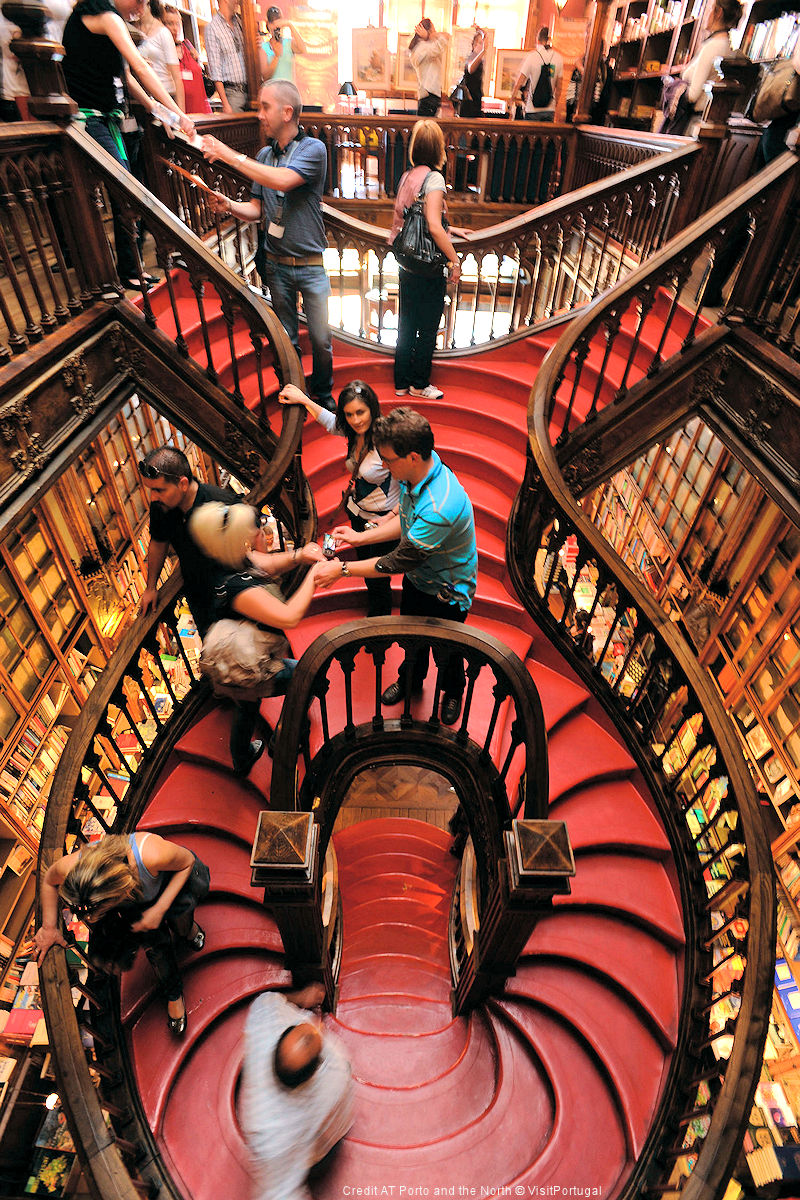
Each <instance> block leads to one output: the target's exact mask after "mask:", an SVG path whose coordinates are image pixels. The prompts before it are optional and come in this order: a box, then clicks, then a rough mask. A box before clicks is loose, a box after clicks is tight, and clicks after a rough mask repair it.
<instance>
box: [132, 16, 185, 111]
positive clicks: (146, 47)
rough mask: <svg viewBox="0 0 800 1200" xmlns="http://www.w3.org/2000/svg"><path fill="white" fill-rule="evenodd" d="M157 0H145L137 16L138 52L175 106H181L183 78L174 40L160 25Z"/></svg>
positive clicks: (162, 25)
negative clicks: (138, 16) (140, 32)
mask: <svg viewBox="0 0 800 1200" xmlns="http://www.w3.org/2000/svg"><path fill="white" fill-rule="evenodd" d="M163 17H164V10H163V9H162V7H161V0H147V4H145V6H144V8H143V9H142V15H141V17H140V19H139V29H140V30H141V31H142V33H143V34H144V40H143V41H142V42H141V43H140V45H139V53H140V54H141V56H142V58H143V59H144V60H145V61H146V62H148V63H149V64H150V66H151V67H152V68H153V70H154V71H155V73H156V75H157V76H158V78H159V81H160V83H161V84H162V85H163V86H164V87H165V88H166V89H167V91H168V92H169V94H170V96H171V97H172V99H173V100H174V101H175V103H176V104H177V105H178V108H184V90H183V80H182V79H181V70H180V59H179V58H178V50H177V47H176V46H175V39H174V38H173V36H172V34H171V33H170V31H169V30H168V29H167V27H166V25H165V24H164V20H163Z"/></svg>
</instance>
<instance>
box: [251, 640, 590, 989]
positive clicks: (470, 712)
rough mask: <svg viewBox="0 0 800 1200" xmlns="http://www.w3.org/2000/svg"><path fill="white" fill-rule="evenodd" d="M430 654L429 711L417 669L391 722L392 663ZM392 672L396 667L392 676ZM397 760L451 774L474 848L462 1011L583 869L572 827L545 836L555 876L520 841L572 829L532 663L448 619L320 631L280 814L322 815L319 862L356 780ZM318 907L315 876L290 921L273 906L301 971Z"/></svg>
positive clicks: (462, 891) (462, 840) (461, 914)
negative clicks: (454, 686)
mask: <svg viewBox="0 0 800 1200" xmlns="http://www.w3.org/2000/svg"><path fill="white" fill-rule="evenodd" d="M429 649H431V650H432V652H433V655H434V660H435V663H437V664H438V666H436V667H435V668H434V673H433V681H434V683H433V687H432V688H431V702H430V706H428V704H427V703H426V704H425V705H424V707H423V706H417V705H415V712H414V713H412V700H411V693H410V683H411V675H410V672H409V673H408V674H407V681H408V690H407V691H406V694H405V697H404V701H403V707H402V711H401V712H400V714H399V716H397V717H386V716H385V715H384V712H383V709H382V707H381V700H380V697H381V693H382V691H383V690H384V687H385V686H386V684H387V683H388V682H389V678H388V677H387V674H386V671H385V668H386V661H387V657H394V656H395V655H396V654H397V652H398V651H400V652H402V653H403V654H404V655H407V656H411V657H413V656H414V655H415V654H416V653H420V652H422V653H424V654H426V655H427V654H428V652H429ZM452 656H457V657H458V658H460V659H462V660H463V663H464V669H465V674H466V688H465V692H464V701H463V707H462V711H461V716H460V718H459V721H458V722H457V726H456V727H455V728H454V729H453V730H450V729H448V728H446V727H445V726H443V725H442V723H441V721H440V719H439V709H440V704H441V700H442V695H443V685H442V678H441V670H442V666H443V664H444V663H445V662H446V661H448V660H449V659H450V658H451V657H452ZM356 664H358V666H357V667H356ZM394 673H395V672H394V669H392V670H391V671H390V672H389V675H391V676H393V675H394ZM298 747H300V748H301V755H300V756H298ZM398 758H402V759H406V760H408V761H413V762H415V763H419V764H421V765H427V766H428V767H429V768H430V769H431V770H435V771H436V772H438V773H439V774H441V775H444V776H445V777H446V778H447V779H449V780H450V781H451V783H452V785H453V787H454V788H455V790H456V793H457V795H458V802H459V808H458V811H457V813H456V814H455V816H454V818H453V820H452V821H451V828H452V829H453V832H454V834H455V835H456V843H455V848H456V849H457V850H458V851H463V850H464V848H465V845H466V846H467V847H468V850H467V862H468V864H469V866H468V873H469V875H470V879H471V880H472V885H471V886H469V887H467V886H466V884H465V883H464V884H463V886H462V880H461V879H460V880H459V887H458V888H457V890H456V893H455V896H454V903H453V905H452V908H451V922H450V958H451V966H452V977H453V1004H454V1011H455V1012H462V1011H465V1010H466V1009H468V1008H470V1007H472V1006H474V1005H475V1004H476V1003H478V1002H479V1001H480V1000H482V999H484V998H485V996H486V995H488V994H489V993H490V992H492V991H494V990H496V989H498V988H500V987H502V985H503V982H504V980H505V977H506V975H507V974H508V972H509V970H510V969H511V967H510V964H511V963H513V962H514V961H515V956H514V950H513V947H514V946H515V945H516V947H517V952H520V951H521V950H522V947H523V946H524V944H525V942H526V941H527V939H528V937H529V936H530V933H531V931H532V928H533V924H534V922H535V919H536V915H537V914H538V913H539V912H540V911H541V910H542V909H543V908H544V907H546V903H547V901H546V900H545V896H550V897H552V896H553V895H555V894H556V893H557V892H562V893H563V892H564V891H568V890H569V888H568V883H567V878H568V876H569V875H570V874H574V866H573V865H572V863H571V852H569V843H568V841H567V838H566V832H565V831H563V828H562V829H559V830H558V831H557V832H555V833H553V832H552V830H549V831H548V832H549V835H550V836H549V845H550V846H551V847H552V846H553V845H554V844H560V845H561V846H562V848H563V849H564V863H563V872H562V874H561V875H559V872H558V868H557V867H556V866H555V865H554V864H553V863H551V864H550V871H549V873H548V875H547V877H546V878H545V877H544V876H543V875H542V874H541V872H540V869H539V864H538V863H537V862H535V861H533V860H531V861H528V860H527V858H526V855H525V853H524V852H522V851H520V850H519V847H518V845H517V841H516V838H517V833H518V830H519V829H520V827H521V826H530V825H531V824H541V823H542V822H544V823H545V824H547V825H548V826H552V827H555V826H556V825H558V826H560V825H561V823H560V822H546V820H545V818H546V817H547V808H548V782H547V781H548V769H547V749H546V735H545V726H544V719H543V716H542V708H541V703H540V700H539V696H538V693H537V691H536V688H535V686H534V684H533V681H532V680H531V677H530V674H529V673H528V672H527V671H526V669H525V667H524V665H523V663H522V662H520V660H519V659H518V658H517V656H516V655H515V654H514V653H513V652H512V651H510V650H508V649H506V648H505V647H504V646H502V645H501V644H500V643H499V642H497V641H496V640H494V639H493V638H490V637H488V636H487V635H486V634H484V633H482V632H480V631H479V630H477V629H475V628H473V627H465V626H463V625H456V624H454V623H452V622H449V621H438V620H433V619H429V620H425V621H419V620H414V619H410V618H404V617H383V618H380V619H379V618H373V619H372V620H371V621H370V622H369V623H368V626H367V625H365V624H364V622H363V621H352V622H349V623H348V624H346V625H340V626H338V627H337V628H336V629H334V630H332V631H331V632H329V633H325V634H322V635H321V636H320V637H319V638H317V640H316V641H315V642H314V643H313V644H312V645H311V646H310V647H309V649H308V650H307V651H306V653H305V654H304V655H303V657H302V658H301V660H300V662H299V664H298V666H297V669H296V671H295V673H294V676H293V678H292V682H291V684H290V686H289V690H288V692H287V696H286V700H285V702H284V706H283V711H282V714H281V722H280V725H279V728H278V734H277V737H276V744H275V751H274V758H273V767H272V787H271V797H270V799H271V804H270V813H269V814H268V816H269V818H270V819H274V820H276V821H279V820H280V816H281V813H282V812H285V811H289V812H292V811H296V812H307V813H310V814H312V816H311V821H312V825H313V829H312V832H313V833H314V835H315V837H316V842H314V843H313V844H314V845H315V859H316V860H317V862H320V861H321V860H322V859H323V858H324V856H325V853H326V850H327V847H328V844H329V842H330V839H331V837H332V834H333V828H334V823H335V821H336V817H337V814H338V812H339V808H340V806H341V804H342V802H343V801H344V799H345V797H346V795H347V791H348V788H349V786H350V783H351V782H352V780H353V779H354V777H355V776H356V775H357V774H358V773H359V772H360V771H363V770H364V768H365V767H366V766H370V767H374V766H376V765H377V764H379V763H381V762H383V761H397V759H398ZM275 814H277V815H275ZM265 815H266V814H265ZM263 819H264V818H263V817H262V820H263ZM559 838H560V843H559V841H558V839H559ZM303 840H304V842H305V838H304V839H303ZM270 841H271V839H267V842H268V843H270ZM309 841H311V839H309ZM520 861H521V862H522V864H523V865H522V867H521V868H520V869H517V868H515V866H514V865H513V864H514V863H518V862H520ZM509 864H510V865H509ZM276 867H277V869H278V876H277V880H276V891H275V897H276V899H275V904H277V905H278V906H279V905H280V903H281V897H282V896H284V895H285V890H286V886H287V885H286V874H285V870H284V869H283V864H282V863H281V862H278V863H276ZM464 879H466V876H464ZM268 880H269V871H268V867H267V866H266V865H265V864H259V872H258V881H259V883H267V884H268ZM532 893H533V895H532ZM270 896H271V893H270V890H269V886H267V891H266V894H265V902H266V903H268V904H271V905H272V900H271V898H270ZM318 903H319V901H318V898H317V895H316V893H315V889H314V880H313V878H312V879H310V880H309V886H308V892H307V897H306V900H305V910H306V911H305V913H303V912H301V911H300V909H301V905H300V903H299V901H298V897H297V894H296V893H293V898H292V907H291V909H289V910H287V912H286V913H285V914H282V911H281V910H280V908H278V909H276V908H275V906H274V905H273V911H276V919H277V920H278V924H279V927H280V930H281V936H282V938H283V943H284V948H285V951H286V955H287V963H288V964H289V965H290V966H291V965H292V964H293V962H295V959H297V960H298V965H299V963H300V959H301V956H302V965H303V966H304V967H306V966H307V963H308V947H309V944H310V942H311V941H313V931H314V927H315V918H316V912H315V909H316V907H318ZM509 905H511V906H512V908H513V911H511V910H510V909H508V906H509ZM317 928H318V930H320V932H319V933H318V935H317V941H318V942H319V945H318V946H317V956H318V957H319V962H318V963H317V964H316V969H317V971H318V977H319V978H321V979H324V980H325V981H326V984H327V987H328V992H329V1002H331V1003H332V1002H333V998H334V996H335V990H336V975H335V972H334V971H332V970H331V968H330V964H329V963H328V962H327V961H326V959H325V948H324V946H323V945H322V941H321V927H320V926H319V924H317Z"/></svg>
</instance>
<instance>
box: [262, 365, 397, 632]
mask: <svg viewBox="0 0 800 1200" xmlns="http://www.w3.org/2000/svg"><path fill="white" fill-rule="evenodd" d="M278 399H279V400H280V402H281V404H302V405H303V406H304V408H305V410H306V412H307V413H309V415H310V416H312V417H313V418H314V420H315V421H318V422H319V423H320V425H322V427H323V428H324V429H326V430H327V431H328V433H335V434H338V435H339V437H344V438H347V457H346V459H345V466H346V467H347V470H348V471H349V472H350V479H349V481H348V484H347V487H346V488H345V490H344V492H343V493H342V508H343V509H344V512H345V517H346V520H347V523H348V524H349V525H351V526H352V528H353V529H355V530H357V531H358V532H359V533H361V532H363V530H365V529H372V528H374V526H375V525H379V524H380V522H381V521H382V520H385V519H386V518H387V517H389V516H391V515H392V514H393V513H396V511H397V505H398V503H399V501H400V484H399V483H398V482H397V480H396V479H393V478H392V476H391V474H390V472H389V468H388V467H385V466H384V465H383V462H382V460H381V456H380V454H378V451H377V450H376V449H375V447H374V446H373V444H372V425H373V422H374V421H375V420H377V418H378V417H379V416H380V415H381V406H380V404H379V402H378V397H377V395H376V394H375V392H374V390H373V389H372V388H371V387H370V386H369V384H368V383H364V382H363V381H362V380H360V379H354V380H353V382H352V383H348V384H347V386H346V387H343V388H342V390H341V392H340V393H339V400H338V402H337V405H336V412H335V413H332V412H329V411H328V409H327V408H323V407H322V405H321V404H317V402H316V401H315V400H311V399H310V398H309V397H308V396H306V394H305V393H304V392H302V391H301V390H300V388H299V387H296V386H295V385H294V384H293V383H289V384H287V385H286V387H284V388H282V389H281V391H280V392H279V394H278ZM396 545H397V542H396V541H390V542H381V543H379V544H377V545H376V544H374V543H373V544H372V545H369V546H357V547H356V555H357V557H358V558H374V557H375V555H376V554H378V555H380V554H388V553H389V551H390V550H393V549H394V547H395V546H396ZM364 582H365V584H366V585H367V598H368V604H367V616H368V617H388V616H389V615H390V614H391V611H392V581H391V579H390V578H389V577H388V576H384V577H383V578H381V579H365V580H364Z"/></svg>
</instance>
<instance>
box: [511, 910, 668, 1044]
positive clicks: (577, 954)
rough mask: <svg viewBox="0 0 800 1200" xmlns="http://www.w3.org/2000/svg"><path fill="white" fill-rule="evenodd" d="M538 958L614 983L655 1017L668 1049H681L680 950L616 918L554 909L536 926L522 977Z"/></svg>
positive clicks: (524, 954)
mask: <svg viewBox="0 0 800 1200" xmlns="http://www.w3.org/2000/svg"><path fill="white" fill-rule="evenodd" d="M538 957H543V958H549V959H553V958H562V959H564V960H565V962H567V963H571V964H573V965H574V964H575V963H581V964H582V965H583V966H584V967H586V968H587V969H589V970H592V971H594V972H595V973H596V974H598V975H602V976H603V977H605V978H607V979H609V980H611V981H612V982H613V985H614V986H616V987H617V989H618V990H619V991H621V992H622V993H623V994H626V995H628V996H630V997H631V999H632V1000H633V1001H635V1003H636V1004H638V1005H639V1007H640V1008H642V1009H643V1010H646V1011H647V1012H648V1013H649V1017H650V1020H651V1021H652V1023H653V1025H654V1028H655V1029H657V1030H658V1032H659V1035H660V1037H661V1041H662V1045H663V1046H664V1048H665V1049H666V1048H670V1049H671V1048H673V1047H674V1046H675V1041H676V1039H677V1036H678V1020H677V1012H678V1005H679V998H680V984H681V979H682V963H681V960H680V957H679V956H676V952H675V950H674V948H672V947H670V946H667V945H665V944H664V943H663V942H662V941H661V940H660V939H658V938H656V937H654V936H653V935H652V934H651V933H650V932H648V931H647V930H645V929H639V928H637V927H636V926H634V925H631V924H630V922H628V921H625V920H622V919H620V918H618V917H616V916H613V915H608V914H600V913H593V912H582V911H579V910H577V909H575V908H572V909H570V910H567V909H566V908H559V909H554V910H553V911H552V912H550V913H547V914H545V915H544V916H543V917H542V918H541V920H540V921H539V922H538V924H537V925H536V928H535V929H534V931H533V933H532V934H531V937H530V939H529V940H528V943H527V945H526V946H525V950H524V952H523V956H522V958H521V960H520V966H519V968H518V972H519V970H521V969H522V967H523V966H524V965H525V964H526V963H527V962H528V960H529V959H531V960H534V961H535V960H536V959H537V958H538Z"/></svg>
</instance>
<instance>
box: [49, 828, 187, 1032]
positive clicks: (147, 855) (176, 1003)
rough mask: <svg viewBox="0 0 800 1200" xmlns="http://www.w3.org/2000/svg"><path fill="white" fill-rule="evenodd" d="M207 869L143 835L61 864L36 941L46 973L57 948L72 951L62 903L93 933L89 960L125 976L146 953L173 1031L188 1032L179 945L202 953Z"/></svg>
mask: <svg viewBox="0 0 800 1200" xmlns="http://www.w3.org/2000/svg"><path fill="white" fill-rule="evenodd" d="M209 884H210V875H209V870H208V867H207V866H206V865H205V863H203V862H201V860H200V859H199V858H198V857H197V855H196V854H194V853H193V852H192V851H191V850H188V849H187V848H186V847H185V846H179V845H178V844H177V842H170V841H167V840H166V838H162V837H159V835H158V834H155V833H146V832H144V831H140V830H137V831H135V832H134V833H131V834H129V835H128V836H127V837H124V836H116V835H112V834H109V835H108V836H107V837H104V838H103V839H102V841H100V842H95V843H92V844H90V845H88V846H84V847H83V849H81V850H76V851H74V852H73V853H72V854H66V855H64V857H63V858H59V859H57V860H56V862H54V863H53V864H52V865H51V866H50V867H49V868H48V869H47V871H46V873H45V876H44V879H43V880H42V886H41V893H40V896H41V903H42V924H41V926H40V928H39V929H37V931H36V934H35V938H34V940H35V943H36V961H37V963H38V964H39V965H41V963H42V962H43V961H44V958H45V955H46V954H47V952H48V951H49V949H50V947H51V946H66V944H67V943H66V941H65V939H64V936H63V934H62V933H61V931H60V930H59V927H58V918H59V903H61V904H64V905H66V907H68V908H69V909H71V910H72V912H73V913H74V914H75V916H76V917H78V918H79V919H80V920H81V921H84V922H85V923H86V924H87V925H88V926H89V960H90V961H91V962H92V963H93V964H94V965H95V966H96V967H97V968H98V969H101V970H105V971H107V972H108V973H110V974H118V973H119V972H120V971H123V970H127V969H129V968H130V967H131V966H132V965H133V960H134V958H135V957H136V952H137V950H138V948H139V946H140V945H142V946H144V947H145V953H146V954H147V957H148V959H149V960H150V965H151V966H152V968H153V971H154V973H155V976H156V979H157V980H158V986H159V991H160V992H161V995H162V996H163V998H164V1001H165V1002H166V1005H167V1025H168V1027H169V1030H170V1032H171V1033H173V1034H175V1036H176V1037H181V1036H182V1035H183V1034H184V1033H185V1031H186V1005H185V1003H184V999H183V983H182V980H181V972H180V967H179V966H178V960H177V956H176V953H175V940H176V939H177V940H179V941H182V942H183V943H184V944H185V945H187V946H188V947H189V948H191V949H192V950H202V949H203V946H204V945H205V940H206V935H205V933H204V931H203V930H202V929H201V927H200V926H199V925H198V924H197V921H195V919H194V912H195V909H196V907H197V905H198V904H199V903H200V901H201V900H204V899H205V897H206V896H207V895H208V889H209Z"/></svg>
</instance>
